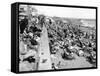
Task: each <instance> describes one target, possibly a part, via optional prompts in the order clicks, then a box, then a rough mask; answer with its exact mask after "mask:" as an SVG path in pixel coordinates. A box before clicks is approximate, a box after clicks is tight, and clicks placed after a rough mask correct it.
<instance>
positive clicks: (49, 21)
mask: <svg viewBox="0 0 100 76" xmlns="http://www.w3.org/2000/svg"><path fill="white" fill-rule="evenodd" d="M22 10H23V9H21V10H20V12H21V11H22ZM43 26H45V27H46V28H47V31H48V38H49V47H50V53H51V55H53V54H56V53H57V52H58V51H62V52H61V56H62V58H63V59H64V60H73V59H75V57H74V56H73V54H76V55H77V56H79V57H80V56H81V57H85V58H86V59H87V61H88V62H89V63H90V64H93V67H95V66H96V51H97V49H96V31H95V30H93V29H90V32H87V31H86V30H81V25H73V24H71V23H68V22H63V19H58V20H55V19H53V18H52V17H47V16H44V15H34V16H33V15H31V18H29V16H28V15H25V16H23V15H20V16H19V28H20V30H19V42H20V44H19V45H20V52H19V54H20V55H19V62H20V66H21V67H20V68H21V70H22V71H23V70H25V71H27V70H28V71H29V70H36V69H37V62H38V60H39V57H38V48H39V40H40V38H41V35H42V27H43ZM88 28H89V27H88ZM91 30H92V31H91ZM33 50H34V51H33ZM26 61H27V62H26ZM24 63H25V64H24ZM27 63H28V65H29V63H30V64H31V66H30V68H29V69H25V67H24V65H26V64H27ZM59 64H60V63H59ZM33 65H34V66H33ZM52 66H54V63H52ZM28 67H29V66H28ZM34 67H35V68H34ZM22 68H24V69H22ZM33 68H34V69H33ZM53 68H55V67H53Z"/></svg>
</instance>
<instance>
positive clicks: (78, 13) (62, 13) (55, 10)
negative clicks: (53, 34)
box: [33, 5, 96, 19]
mask: <svg viewBox="0 0 100 76" xmlns="http://www.w3.org/2000/svg"><path fill="white" fill-rule="evenodd" d="M33 7H35V8H36V9H37V10H38V13H39V14H44V15H47V16H57V17H68V18H84V19H96V10H95V9H86V8H70V7H52V6H36V5H33Z"/></svg>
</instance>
